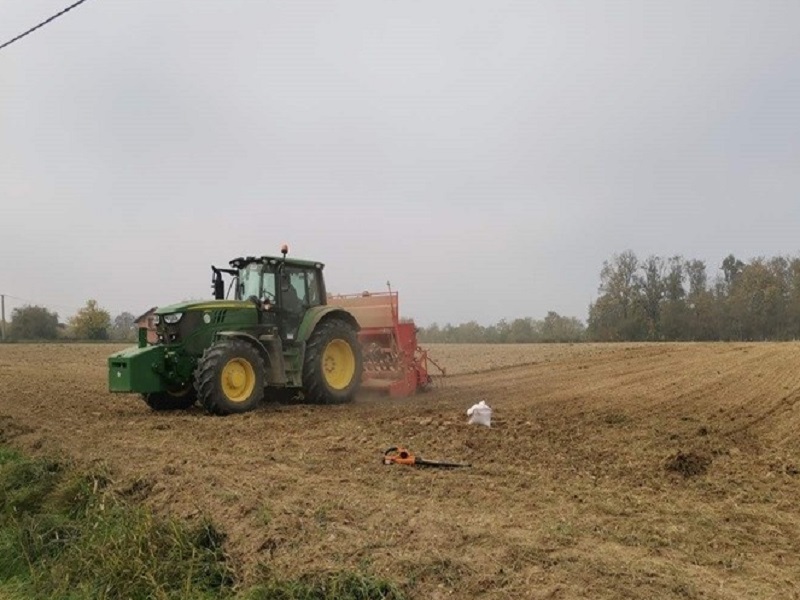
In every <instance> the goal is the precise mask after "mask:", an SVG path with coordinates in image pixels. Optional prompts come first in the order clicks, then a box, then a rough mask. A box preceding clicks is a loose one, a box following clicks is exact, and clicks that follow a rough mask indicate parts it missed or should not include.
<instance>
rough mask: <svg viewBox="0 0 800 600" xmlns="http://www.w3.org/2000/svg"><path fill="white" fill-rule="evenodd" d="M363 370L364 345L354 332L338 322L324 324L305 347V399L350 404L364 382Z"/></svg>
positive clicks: (320, 325)
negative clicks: (359, 341)
mask: <svg viewBox="0 0 800 600" xmlns="http://www.w3.org/2000/svg"><path fill="white" fill-rule="evenodd" d="M361 367H362V363H361V346H360V345H359V343H358V337H357V336H356V331H355V329H354V328H353V327H352V326H351V325H350V324H349V323H347V322H345V321H342V320H339V319H332V320H329V321H323V322H322V323H320V324H319V325H317V328H316V329H315V330H314V333H312V334H311V338H310V339H309V341H308V344H307V345H306V356H305V364H304V365H303V390H304V392H305V395H306V397H307V398H308V400H309V401H311V402H315V403H317V404H336V403H340V402H349V401H350V400H352V399H353V397H354V396H355V394H356V392H357V391H358V386H359V385H360V383H361Z"/></svg>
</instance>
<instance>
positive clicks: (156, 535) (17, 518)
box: [0, 445, 403, 600]
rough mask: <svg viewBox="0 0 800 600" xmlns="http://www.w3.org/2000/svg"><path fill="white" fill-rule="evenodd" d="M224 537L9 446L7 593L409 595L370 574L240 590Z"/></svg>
mask: <svg viewBox="0 0 800 600" xmlns="http://www.w3.org/2000/svg"><path fill="white" fill-rule="evenodd" d="M224 537H225V536H224V534H223V533H222V532H220V531H219V530H218V529H216V528H215V527H214V525H213V524H212V523H210V522H208V521H201V522H199V523H187V522H182V521H177V520H174V519H165V518H160V517H157V516H155V515H154V514H153V513H152V512H151V511H149V510H147V509H145V508H143V507H139V506H134V505H131V504H129V503H128V502H126V501H124V500H122V499H121V498H120V497H118V496H116V495H115V494H113V493H111V492H110V491H109V490H108V480H107V479H106V478H105V477H104V476H103V475H102V473H89V474H87V473H79V472H77V471H76V470H75V469H74V468H72V467H70V466H69V465H65V464H63V463H59V462H56V461H52V460H48V459H31V458H27V457H25V456H22V455H20V454H19V453H18V452H16V451H14V450H11V449H9V448H7V447H4V446H2V445H0V600H18V599H19V600H21V599H23V598H25V599H27V598H43V599H59V600H62V599H63V600H84V599H90V598H91V599H94V598H97V599H104V600H115V599H120V600H121V599H123V598H124V599H126V600H127V599H130V600H138V599H142V600H145V599H148V600H149V599H157V600H173V599H181V600H184V599H185V600H189V599H191V600H196V599H198V600H202V599H211V598H215V599H216V598H222V599H231V600H235V599H241V600H402V598H403V595H402V593H401V592H400V590H399V589H398V588H397V587H396V586H395V585H394V584H392V583H391V582H386V581H383V580H380V579H377V578H374V577H372V576H371V575H368V574H363V573H357V572H348V571H345V572H335V573H327V574H322V575H315V576H308V577H303V578H300V579H297V580H282V579H279V578H272V577H265V578H264V581H263V582H262V583H261V584H260V585H257V586H255V587H253V588H251V589H249V590H245V591H241V590H235V589H234V585H235V581H234V576H233V569H232V566H231V564H230V561H229V560H228V558H227V557H226V555H225V553H224V550H223V542H224Z"/></svg>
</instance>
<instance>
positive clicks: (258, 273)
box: [211, 256, 327, 314]
mask: <svg viewBox="0 0 800 600" xmlns="http://www.w3.org/2000/svg"><path fill="white" fill-rule="evenodd" d="M229 264H230V266H231V268H230V269H220V268H217V267H214V266H212V267H211V270H212V273H213V275H212V288H213V289H214V298H215V299H217V300H224V299H226V297H227V298H230V296H231V292H233V298H234V299H235V300H249V301H251V302H254V303H256V304H257V306H258V307H259V308H260V309H262V310H265V311H273V310H277V311H279V312H283V313H290V314H291V313H297V314H300V313H303V312H304V311H306V310H308V309H309V308H313V307H315V306H321V305H324V304H325V303H326V302H325V300H326V297H327V296H326V292H325V283H324V280H323V278H322V269H323V267H324V265H323V264H322V263H318V262H312V261H306V260H287V259H286V257H285V256H284V257H283V258H276V257H274V256H261V257H258V258H256V257H253V256H248V257H246V258H234V259H233V260H232V261H230V263H229ZM223 273H225V274H228V275H231V280H230V283H229V284H228V286H227V292H226V289H225V282H224V280H223V277H222V275H223Z"/></svg>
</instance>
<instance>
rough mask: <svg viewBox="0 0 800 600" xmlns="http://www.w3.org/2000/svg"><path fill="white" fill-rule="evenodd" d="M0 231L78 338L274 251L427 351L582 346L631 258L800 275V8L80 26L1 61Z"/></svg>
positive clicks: (6, 0) (371, 14)
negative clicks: (737, 263)
mask: <svg viewBox="0 0 800 600" xmlns="http://www.w3.org/2000/svg"><path fill="white" fill-rule="evenodd" d="M70 3H71V0H0V42H2V41H5V40H7V39H9V38H11V37H13V36H14V35H16V34H18V33H21V32H22V31H24V30H25V29H27V28H28V27H30V26H32V25H34V24H35V23H37V22H39V21H41V20H43V19H45V18H47V17H49V16H50V15H51V14H53V13H55V12H58V11H59V10H60V9H61V8H63V7H64V6H66V5H67V4H70ZM0 209H1V210H0V256H2V261H0V293H5V294H9V295H12V296H15V297H16V298H23V299H25V300H29V301H32V302H34V303H37V304H40V305H45V306H48V307H50V308H51V309H53V310H57V311H58V312H59V314H60V315H61V316H62V318H63V319H66V318H67V317H69V316H70V315H71V314H73V313H74V312H75V310H76V309H77V308H79V307H80V306H82V305H83V304H84V303H85V301H86V300H87V299H88V298H96V299H97V300H98V302H99V303H100V304H101V305H102V306H104V307H105V308H107V309H108V310H109V311H110V312H111V313H112V316H113V315H115V314H117V313H119V312H120V311H123V310H127V311H130V312H134V313H137V314H138V313H140V312H143V311H144V310H145V309H146V308H148V307H150V306H153V305H164V304H168V303H171V302H174V301H178V300H182V299H188V298H202V297H206V296H208V295H210V293H211V289H210V268H209V266H210V265H211V264H212V263H213V264H216V265H218V266H222V265H225V263H226V262H227V261H228V260H229V259H231V258H233V257H236V256H240V255H262V254H277V253H278V251H279V247H280V244H281V243H282V242H284V241H285V242H288V243H289V244H290V247H291V255H293V256H295V257H297V258H310V259H315V260H320V261H322V262H324V263H326V265H327V266H326V271H325V272H326V276H327V282H328V288H329V290H333V291H337V292H356V291H361V290H365V289H373V290H380V289H383V288H384V286H385V282H386V281H387V280H391V282H392V285H393V287H394V288H396V289H399V290H400V294H401V296H400V297H401V310H402V312H403V313H404V314H405V315H407V316H413V317H415V318H416V320H417V322H418V323H419V324H422V325H427V324H430V323H431V322H433V321H437V322H439V323H440V324H441V323H446V322H452V323H458V322H462V321H466V320H470V319H474V320H477V321H479V322H481V323H484V324H488V323H492V322H495V321H497V320H499V319H500V318H515V317H520V316H532V317H536V318H542V317H543V316H544V315H545V314H546V312H547V311H548V310H555V311H557V312H559V313H560V314H562V315H568V316H577V317H579V318H581V319H585V317H586V314H587V307H588V304H589V302H590V301H591V300H592V299H593V298H595V297H596V295H597V286H598V283H599V272H600V269H601V267H602V263H603V260H605V259H609V258H611V256H612V255H613V254H614V253H619V252H621V251H624V250H626V249H631V250H633V251H634V252H636V254H637V255H639V256H640V257H642V258H644V257H646V256H647V255H650V254H657V255H661V256H672V255H675V254H682V255H683V256H685V257H687V258H700V259H704V260H706V261H707V262H708V266H709V274H710V275H712V276H713V275H714V274H715V273H716V269H717V267H718V266H719V264H720V263H721V261H722V259H723V258H724V257H725V256H726V255H727V254H729V253H733V254H735V255H736V256H737V257H738V258H741V259H743V260H748V259H750V258H753V257H755V256H775V255H779V254H790V255H796V254H797V253H798V251H799V250H800V2H798V1H797V0H789V1H785V2H781V1H768V0H757V1H752V2H739V1H735V0H724V1H717V2H713V1H706V2H697V1H696V0H690V1H676V0H669V1H661V2H655V1H653V2H643V1H641V0H631V1H629V2H617V1H614V2H612V1H608V2H590V1H583V2H569V1H565V0H554V1H551V2H547V1H536V2H533V1H528V0H526V1H519V2H510V1H501V0H486V1H481V2H472V1H466V0H452V1H438V2H437V1H433V0H427V1H415V0H402V1H400V0H392V1H380V0H369V1H361V2H355V1H353V2H345V1H334V0H320V1H316V2H311V1H308V2H307V1H301V0H291V1H288V0H287V1H283V2H270V1H257V0H251V1H247V0H224V1H222V0H216V1H212V0H170V1H169V2H165V1H163V0H136V1H134V0H89V1H88V2H86V3H84V4H82V5H81V6H79V7H78V8H76V9H74V10H73V11H71V12H70V13H68V14H66V15H65V16H63V17H62V18H60V19H58V20H56V21H54V22H53V23H51V24H49V25H48V26H46V27H44V28H43V29H41V30H39V31H37V32H35V33H34V34H32V35H30V36H28V37H27V38H25V39H23V40H21V41H19V42H17V43H15V44H14V45H12V46H9V47H8V48H6V49H5V50H3V51H0ZM21 304H23V302H21V301H19V300H17V299H15V298H14V299H8V300H7V303H6V311H7V316H8V314H9V313H10V311H11V309H12V308H13V307H15V306H20V305H21Z"/></svg>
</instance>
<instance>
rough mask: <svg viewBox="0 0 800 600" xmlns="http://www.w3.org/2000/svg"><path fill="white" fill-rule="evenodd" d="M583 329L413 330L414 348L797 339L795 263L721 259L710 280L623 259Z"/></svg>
mask: <svg viewBox="0 0 800 600" xmlns="http://www.w3.org/2000/svg"><path fill="white" fill-rule="evenodd" d="M598 294H599V295H598V297H597V300H595V301H594V302H592V303H591V304H590V305H589V318H588V320H587V322H586V325H585V326H584V324H583V323H582V322H581V321H580V320H579V319H576V318H574V317H562V316H560V315H559V314H557V313H555V312H549V313H547V316H546V317H545V318H544V319H543V320H541V321H539V320H536V319H532V318H521V319H514V320H512V321H510V322H508V321H505V320H502V321H500V322H499V323H497V324H495V325H489V326H483V325H480V324H478V323H476V322H474V321H470V322H469V323H462V324H460V325H450V324H447V325H445V326H443V327H440V326H439V325H438V324H436V323H434V324H433V325H431V326H430V327H422V328H420V330H419V336H420V340H421V341H422V342H428V343H432V342H443V343H467V342H469V343H528V342H578V341H597V342H609V341H733V340H737V341H757V340H793V339H798V338H800V258H797V257H784V256H777V257H774V258H755V259H752V260H751V261H750V262H744V261H742V260H739V259H738V258H736V257H735V256H734V255H732V254H731V255H729V256H727V257H726V258H725V259H724V260H723V261H722V264H721V265H720V267H719V269H718V271H717V272H716V273H714V275H713V278H712V277H710V276H709V274H708V268H707V266H706V263H705V262H704V261H702V260H698V259H690V260H687V259H684V258H683V257H682V256H672V257H661V256H649V257H648V258H646V259H640V258H639V257H637V256H636V254H635V253H634V252H633V251H631V250H628V251H625V252H622V253H620V254H615V255H614V256H613V257H612V258H611V259H610V260H606V261H604V262H603V266H602V269H601V271H600V284H599V287H598Z"/></svg>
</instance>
